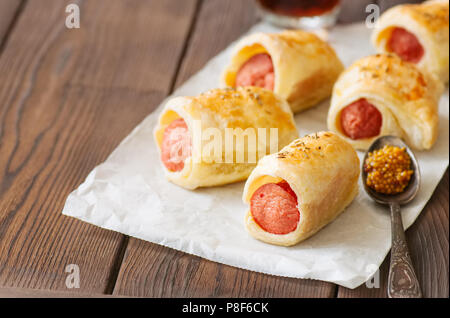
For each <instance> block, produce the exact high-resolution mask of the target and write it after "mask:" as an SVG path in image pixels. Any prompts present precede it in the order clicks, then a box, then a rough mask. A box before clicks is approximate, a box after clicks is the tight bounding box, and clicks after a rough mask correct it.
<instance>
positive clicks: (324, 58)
mask: <svg viewBox="0 0 450 318" xmlns="http://www.w3.org/2000/svg"><path fill="white" fill-rule="evenodd" d="M343 68H344V67H343V65H342V63H341V61H340V60H339V58H338V56H337V55H336V53H335V52H334V50H333V48H332V47H331V46H330V45H329V44H328V43H326V42H324V41H323V40H321V39H320V38H319V37H318V36H317V35H315V34H313V33H309V32H304V31H283V32H281V33H274V34H269V33H256V34H252V35H249V36H247V37H244V38H243V39H242V40H241V41H240V42H239V43H238V44H237V45H236V48H235V51H234V53H233V55H232V59H231V62H230V64H229V65H228V66H227V67H226V69H225V71H224V74H223V84H224V85H226V86H230V87H236V86H259V87H264V88H267V89H270V90H273V91H274V92H275V93H276V94H278V95H279V96H281V97H282V98H284V99H286V100H287V101H288V102H289V104H290V106H291V108H292V111H293V112H294V113H295V112H299V111H302V110H305V109H307V108H310V107H312V106H314V105H316V104H317V103H318V102H320V101H321V100H323V99H325V98H327V97H329V96H330V94H331V91H332V88H333V84H334V82H335V81H336V79H337V78H338V76H339V74H340V73H341V72H342V70H343Z"/></svg>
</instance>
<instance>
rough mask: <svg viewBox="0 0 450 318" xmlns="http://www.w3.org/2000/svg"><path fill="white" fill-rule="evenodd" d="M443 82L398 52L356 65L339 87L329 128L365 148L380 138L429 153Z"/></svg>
mask: <svg viewBox="0 0 450 318" xmlns="http://www.w3.org/2000/svg"><path fill="white" fill-rule="evenodd" d="M442 92H443V84H442V83H441V82H440V81H439V80H438V79H437V78H436V77H435V76H433V75H431V74H427V73H425V72H421V71H420V70H419V69H418V68H417V67H416V66H415V65H414V64H412V63H409V62H405V61H403V60H402V59H400V58H399V57H398V56H396V55H393V54H377V55H373V56H369V57H365V58H363V59H361V60H359V61H356V62H355V63H354V64H353V65H352V66H350V67H349V68H348V69H347V70H346V71H344V73H342V75H341V76H340V77H339V79H338V81H337V82H336V85H335V86H334V90H333V96H332V99H331V106H330V109H329V112H328V129H330V130H331V131H334V132H336V133H338V134H339V135H340V136H342V137H344V138H345V139H346V140H347V141H348V142H350V143H351V144H352V145H353V146H354V147H355V148H357V149H361V150H366V149H368V148H369V146H370V144H371V143H372V142H373V141H374V140H375V139H376V138H377V137H379V136H386V135H393V136H397V137H400V138H403V139H404V140H405V141H406V143H407V144H408V145H409V146H411V147H413V148H415V149H418V150H423V149H430V148H431V147H432V146H433V144H434V142H435V141H436V138H437V134H438V102H439V98H440V95H441V94H442Z"/></svg>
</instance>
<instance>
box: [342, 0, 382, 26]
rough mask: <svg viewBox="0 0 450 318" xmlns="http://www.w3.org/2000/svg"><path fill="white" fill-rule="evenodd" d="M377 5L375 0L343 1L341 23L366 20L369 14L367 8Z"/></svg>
mask: <svg viewBox="0 0 450 318" xmlns="http://www.w3.org/2000/svg"><path fill="white" fill-rule="evenodd" d="M374 3H377V1H375V0H358V1H355V0H343V1H342V9H341V13H340V14H339V19H338V21H339V23H352V22H357V21H362V20H364V19H365V18H366V17H367V15H368V13H367V12H366V7H367V6H368V5H369V4H374Z"/></svg>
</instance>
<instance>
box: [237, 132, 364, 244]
mask: <svg viewBox="0 0 450 318" xmlns="http://www.w3.org/2000/svg"><path fill="white" fill-rule="evenodd" d="M358 178H359V159H358V156H357V154H356V151H355V150H354V149H353V147H352V146H351V145H350V144H349V143H347V142H346V141H345V140H343V139H342V138H340V137H339V136H337V135H336V134H333V133H331V132H319V133H315V134H311V135H308V136H305V137H303V138H300V139H297V140H295V141H293V142H292V143H291V144H289V145H288V146H286V147H285V148H283V149H282V150H281V151H280V152H279V153H276V154H272V155H269V156H266V157H264V158H262V159H261V160H260V161H259V163H258V165H257V167H256V168H255V170H253V172H252V174H251V175H250V177H249V178H248V180H247V183H246V184H245V188H244V194H243V200H244V202H245V203H247V204H249V206H250V207H249V210H248V212H247V215H246V218H245V226H246V228H247V230H248V232H249V233H250V235H252V236H253V237H254V238H256V239H258V240H261V241H263V242H266V243H270V244H275V245H283V246H290V245H295V244H297V243H299V242H301V241H303V240H305V239H307V238H308V237H310V236H311V235H313V234H314V233H316V232H317V231H319V230H320V229H321V228H322V227H324V226H325V225H327V224H328V223H330V222H331V221H332V220H334V219H335V218H336V217H337V216H338V215H339V214H341V213H342V212H343V211H344V209H345V207H347V206H348V205H349V204H350V203H351V202H352V201H353V199H354V198H355V196H356V195H357V193H358Z"/></svg>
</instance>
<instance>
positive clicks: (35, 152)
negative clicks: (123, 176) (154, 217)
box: [0, 0, 196, 293]
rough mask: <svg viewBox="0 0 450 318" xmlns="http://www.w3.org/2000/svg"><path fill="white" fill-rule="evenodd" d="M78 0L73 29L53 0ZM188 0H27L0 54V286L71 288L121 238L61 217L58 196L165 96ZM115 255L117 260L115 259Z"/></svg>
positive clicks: (92, 289) (87, 280) (101, 282)
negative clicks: (72, 274)
mask: <svg viewBox="0 0 450 318" xmlns="http://www.w3.org/2000/svg"><path fill="white" fill-rule="evenodd" d="M74 2H76V3H79V4H80V9H81V28H80V29H71V30H69V29H67V28H66V27H65V25H64V21H65V18H66V14H65V10H64V9H65V6H66V5H67V4H68V3H74ZM195 5H196V0H189V1H186V0H185V1H179V0H165V1H159V0H154V1H141V0H128V1H122V0H96V1H74V0H70V1H69V0H67V1H62V0H46V1H45V2H43V1H40V0H30V1H28V2H27V5H26V6H25V8H24V10H23V12H22V14H21V16H20V18H19V20H18V21H17V24H16V26H15V27H14V29H13V32H12V33H11V35H10V36H9V40H8V45H7V46H6V47H5V49H4V51H3V54H2V55H1V57H0V154H1V155H0V286H4V287H20V288H37V289H46V290H67V289H66V286H65V280H66V277H67V275H68V274H67V273H65V268H66V265H67V264H77V265H78V266H79V268H80V285H81V288H80V289H78V290H72V291H77V292H81V293H103V292H105V291H108V289H110V287H109V286H110V285H109V281H110V280H112V281H114V280H115V271H116V266H117V264H116V261H117V260H118V259H119V262H120V260H121V257H120V255H121V253H122V248H123V247H124V242H126V239H125V237H124V236H123V235H121V234H119V233H115V232H112V231H107V230H103V229H100V228H97V227H95V226H92V225H89V224H87V223H84V222H81V221H78V220H76V219H73V218H69V217H66V216H63V215H62V214H61V210H62V208H63V205H64V202H65V199H66V197H67V195H68V194H69V193H70V192H71V191H72V190H73V189H75V188H76V187H77V186H78V185H79V184H80V183H81V182H82V181H83V180H84V178H85V177H86V175H87V174H88V173H89V171H91V170H92V169H93V168H94V166H95V165H97V164H99V163H101V162H102V161H104V160H105V159H106V157H107V156H108V155H109V154H110V153H111V151H112V150H113V149H114V148H115V147H116V146H117V145H118V144H119V142H120V141H121V140H122V139H123V138H124V137H125V136H126V135H127V134H128V133H129V132H130V131H131V130H132V129H133V128H134V127H135V126H136V125H137V124H138V123H139V122H140V121H141V120H142V119H143V118H144V117H145V116H146V115H147V114H148V113H150V112H151V111H152V110H153V108H154V107H155V106H156V105H158V103H159V102H160V101H161V100H162V98H163V97H164V96H166V95H167V93H168V91H169V89H170V87H171V85H172V82H173V77H174V74H175V71H176V64H177V63H176V61H177V60H179V58H180V56H181V52H182V50H183V47H184V40H185V38H186V35H187V30H188V29H189V25H190V24H191V22H192V17H193V14H194V8H195ZM119 264H120V263H119Z"/></svg>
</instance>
